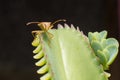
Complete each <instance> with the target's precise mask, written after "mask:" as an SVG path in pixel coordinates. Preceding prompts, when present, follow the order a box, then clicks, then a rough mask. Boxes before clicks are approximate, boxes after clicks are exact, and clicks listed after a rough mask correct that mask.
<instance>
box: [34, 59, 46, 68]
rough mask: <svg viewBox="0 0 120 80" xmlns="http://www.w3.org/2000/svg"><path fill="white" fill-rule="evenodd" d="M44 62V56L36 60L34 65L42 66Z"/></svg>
mask: <svg viewBox="0 0 120 80" xmlns="http://www.w3.org/2000/svg"><path fill="white" fill-rule="evenodd" d="M45 63H46V59H45V57H43V58H42V59H40V60H39V61H38V62H36V63H35V65H36V66H43V65H44V64H45Z"/></svg>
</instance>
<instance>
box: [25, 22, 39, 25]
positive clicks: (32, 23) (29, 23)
mask: <svg viewBox="0 0 120 80" xmlns="http://www.w3.org/2000/svg"><path fill="white" fill-rule="evenodd" d="M38 23H40V22H28V23H27V24H26V25H30V24H38Z"/></svg>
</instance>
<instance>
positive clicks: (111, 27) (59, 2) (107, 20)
mask: <svg viewBox="0 0 120 80" xmlns="http://www.w3.org/2000/svg"><path fill="white" fill-rule="evenodd" d="M58 19H66V20H67V23H68V24H69V25H70V24H71V23H72V24H74V25H75V26H79V27H80V29H81V30H82V31H83V32H84V33H85V34H86V35H87V33H88V32H89V31H93V32H94V31H101V30H107V31H108V33H109V34H108V36H109V37H115V38H117V39H118V22H117V1H116V0H0V80H39V79H38V78H39V76H40V75H38V74H37V73H36V70H37V69H38V68H37V67H36V66H35V65H34V62H35V60H34V59H33V58H32V56H33V54H32V50H33V49H34V48H33V47H32V46H31V42H32V40H33V37H32V35H31V31H32V30H34V29H38V28H37V27H34V26H36V25H30V26H31V27H27V26H26V23H27V22H29V21H51V22H52V21H55V20H58ZM119 62H120V56H119V55H118V57H117V59H116V60H115V62H114V63H113V64H112V65H111V67H110V70H109V72H111V73H112V76H111V78H110V80H120V76H119V74H120V64H119Z"/></svg>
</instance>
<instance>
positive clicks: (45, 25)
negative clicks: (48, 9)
mask: <svg viewBox="0 0 120 80" xmlns="http://www.w3.org/2000/svg"><path fill="white" fill-rule="evenodd" d="M60 21H64V22H65V21H66V20H65V19H59V20H57V21H55V22H28V23H27V24H26V25H30V24H37V25H38V27H39V28H40V29H41V30H34V31H32V35H33V37H35V36H34V34H41V33H44V32H46V33H47V34H48V35H49V37H50V38H52V36H53V35H52V34H51V33H49V32H48V30H49V29H51V28H52V27H53V25H54V24H55V23H57V22H60Z"/></svg>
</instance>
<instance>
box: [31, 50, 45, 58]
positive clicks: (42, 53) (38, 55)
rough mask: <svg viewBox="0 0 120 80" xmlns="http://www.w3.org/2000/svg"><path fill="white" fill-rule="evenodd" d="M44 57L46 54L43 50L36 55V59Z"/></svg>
mask: <svg viewBox="0 0 120 80" xmlns="http://www.w3.org/2000/svg"><path fill="white" fill-rule="evenodd" d="M43 55H44V52H43V51H42V50H41V51H40V52H39V53H38V54H36V55H34V56H33V58H34V59H40V58H41V57H42V56H43Z"/></svg>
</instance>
